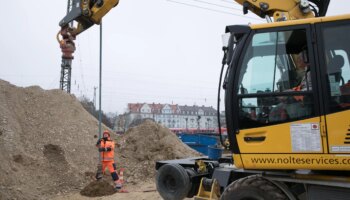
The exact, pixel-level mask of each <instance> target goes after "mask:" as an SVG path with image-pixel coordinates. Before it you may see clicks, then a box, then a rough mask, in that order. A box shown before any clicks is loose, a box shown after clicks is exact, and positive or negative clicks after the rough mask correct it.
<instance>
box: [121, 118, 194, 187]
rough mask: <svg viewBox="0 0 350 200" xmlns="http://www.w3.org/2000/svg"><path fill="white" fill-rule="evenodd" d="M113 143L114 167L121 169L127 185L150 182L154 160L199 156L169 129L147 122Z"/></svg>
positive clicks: (153, 175) (152, 175) (153, 171)
mask: <svg viewBox="0 0 350 200" xmlns="http://www.w3.org/2000/svg"><path fill="white" fill-rule="evenodd" d="M117 143H119V144H120V148H119V149H117V152H116V155H117V166H118V167H125V169H126V170H125V172H124V176H125V177H124V178H125V179H126V180H127V182H129V183H138V182H140V181H144V180H147V179H154V177H155V162H156V161H158V160H170V159H179V158H186V157H193V156H200V154H199V153H198V152H196V151H194V150H192V149H191V148H190V147H188V146H187V145H185V144H184V143H182V142H181V140H179V139H178V137H177V136H176V135H175V134H174V133H172V132H171V131H170V130H169V129H167V128H165V127H163V126H161V125H159V124H157V123H155V122H152V121H150V120H146V121H145V122H144V123H142V124H141V125H139V126H136V127H133V128H130V129H129V130H128V131H127V132H126V133H125V135H123V136H122V137H121V138H119V139H118V138H117ZM118 161H119V163H118Z"/></svg>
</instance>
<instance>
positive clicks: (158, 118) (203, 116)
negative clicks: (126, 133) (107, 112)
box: [119, 103, 218, 130]
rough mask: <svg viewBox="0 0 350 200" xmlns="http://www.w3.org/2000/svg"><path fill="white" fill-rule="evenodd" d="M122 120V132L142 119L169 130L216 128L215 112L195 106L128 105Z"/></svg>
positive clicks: (212, 109) (210, 108) (211, 109)
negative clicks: (149, 120)
mask: <svg viewBox="0 0 350 200" xmlns="http://www.w3.org/2000/svg"><path fill="white" fill-rule="evenodd" d="M122 118H123V119H122V120H123V121H124V122H123V124H124V126H125V127H124V130H125V129H127V128H128V126H129V125H130V124H133V122H135V121H140V120H142V119H152V120H154V121H155V122H157V123H159V124H162V125H163V126H165V127H168V128H171V129H200V130H210V129H212V130H214V129H216V128H217V127H218V123H217V112H216V110H215V109H214V108H213V107H205V106H196V105H193V106H187V105H184V106H181V105H178V104H176V105H174V104H155V103H152V104H149V103H129V104H128V112H127V113H125V114H124V115H123V117H122ZM119 129H120V128H119Z"/></svg>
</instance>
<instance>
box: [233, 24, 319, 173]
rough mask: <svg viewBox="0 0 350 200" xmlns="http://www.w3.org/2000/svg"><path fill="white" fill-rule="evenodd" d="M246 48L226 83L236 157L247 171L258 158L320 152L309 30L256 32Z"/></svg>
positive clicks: (314, 74) (295, 28) (289, 29)
mask: <svg viewBox="0 0 350 200" xmlns="http://www.w3.org/2000/svg"><path fill="white" fill-rule="evenodd" d="M245 46H246V47H245V49H244V50H243V51H242V53H241V55H240V56H239V59H238V60H240V61H239V62H238V63H237V66H235V69H236V70H235V73H231V77H230V78H229V80H230V81H232V82H233V88H234V89H232V90H231V92H232V93H233V94H230V95H232V99H233V101H232V102H231V103H232V105H231V106H232V108H233V109H232V110H231V112H232V113H231V114H232V116H235V117H234V123H233V124H234V125H233V128H234V130H235V136H234V138H235V142H236V144H237V146H238V149H239V150H237V151H236V152H235V153H236V154H237V153H239V154H240V155H241V156H242V160H243V163H245V162H246V160H248V161H249V163H250V164H251V167H254V166H255V167H256V166H257V164H256V163H252V160H251V159H252V156H257V155H258V154H259V155H261V156H257V157H258V158H262V157H263V156H266V155H274V156H275V157H276V155H278V154H280V155H284V156H285V155H288V154H301V153H308V154H319V153H323V144H322V138H321V118H320V115H319V102H318V96H317V89H318V88H317V87H313V86H314V85H315V82H316V69H315V67H314V65H315V64H314V63H315V61H314V51H313V46H312V41H311V26H309V25H298V26H292V27H282V28H278V29H276V28H275V29H271V28H269V29H261V30H255V31H252V33H251V35H250V36H249V38H248V39H247V42H246V45H245ZM300 61H303V64H304V65H303V67H301V65H300V66H299V64H300V63H299V62H300ZM306 74H307V75H306ZM302 79H306V83H305V82H304V86H305V87H304V88H302V89H300V88H299V89H298V86H299V85H300V84H301V82H302ZM305 84H306V85H305ZM229 112H230V111H229ZM249 155H250V156H251V157H247V156H249ZM244 156H246V157H244ZM267 158H268V157H267ZM270 158H271V157H270ZM284 158H285V157H282V159H284ZM276 159H277V158H276ZM245 167H246V166H245ZM247 168H249V167H247ZM264 168H276V167H275V166H273V165H271V166H267V165H264ZM286 168H288V167H286Z"/></svg>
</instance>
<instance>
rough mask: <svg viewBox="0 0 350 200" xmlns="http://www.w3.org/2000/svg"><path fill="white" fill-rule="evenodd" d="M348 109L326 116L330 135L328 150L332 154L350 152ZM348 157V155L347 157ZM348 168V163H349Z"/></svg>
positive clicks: (349, 114) (349, 112)
mask: <svg viewBox="0 0 350 200" xmlns="http://www.w3.org/2000/svg"><path fill="white" fill-rule="evenodd" d="M349 116H350V111H344V112H339V113H336V114H330V115H327V116H326V119H327V129H328V132H331V133H332V135H331V136H330V137H328V143H329V145H328V146H329V152H330V153H334V154H344V153H346V154H348V155H349V154H350V145H349V144H350V118H349ZM349 158H350V157H349ZM349 168H350V165H349Z"/></svg>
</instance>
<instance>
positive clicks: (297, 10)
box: [235, 0, 330, 21]
mask: <svg viewBox="0 0 350 200" xmlns="http://www.w3.org/2000/svg"><path fill="white" fill-rule="evenodd" d="M235 1H236V2H237V3H239V4H241V5H242V6H243V12H244V14H247V12H248V10H250V11H251V12H253V13H254V14H256V15H258V16H259V17H262V18H265V17H267V16H268V17H273V18H274V21H287V20H295V19H305V18H313V17H318V16H324V15H325V14H326V12H327V9H328V5H329V1H330V0H310V1H308V0H283V1H277V0H235ZM316 7H317V9H316Z"/></svg>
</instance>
